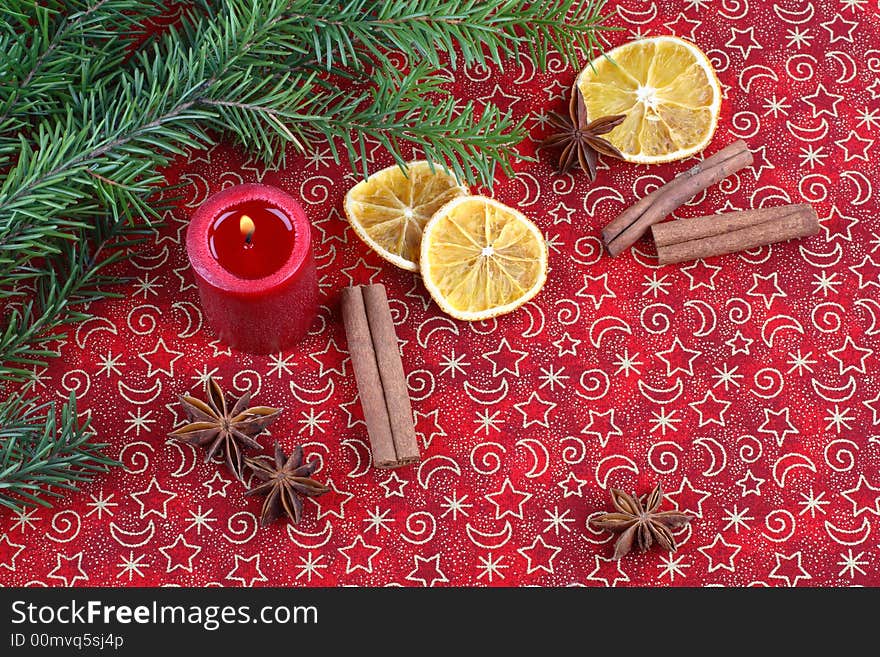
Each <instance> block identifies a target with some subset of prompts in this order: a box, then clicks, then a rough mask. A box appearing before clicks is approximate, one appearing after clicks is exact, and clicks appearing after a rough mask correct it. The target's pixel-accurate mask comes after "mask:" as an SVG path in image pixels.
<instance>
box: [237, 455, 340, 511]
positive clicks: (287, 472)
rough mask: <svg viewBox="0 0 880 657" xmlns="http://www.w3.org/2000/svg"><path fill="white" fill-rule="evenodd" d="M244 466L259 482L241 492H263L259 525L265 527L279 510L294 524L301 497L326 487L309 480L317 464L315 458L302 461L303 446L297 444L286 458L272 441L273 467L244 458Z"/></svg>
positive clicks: (301, 504) (249, 493)
mask: <svg viewBox="0 0 880 657" xmlns="http://www.w3.org/2000/svg"><path fill="white" fill-rule="evenodd" d="M246 463H247V466H248V467H249V468H250V469H251V470H253V472H254V475H255V476H256V477H257V478H258V479H260V481H262V482H263V483H261V484H257V485H256V486H255V487H254V488H251V489H250V490H249V491H248V492H246V493H245V495H263V494H265V495H266V500H265V501H264V502H263V510H262V511H261V513H260V526H261V527H265V526H266V525H268V524H269V523H271V522H272V521H273V520H275V519H276V518H277V517H278V516H280V515H281V511H282V509H283V510H284V512H285V513H286V514H287V517H288V518H290V521H291V522H292V523H293V524H294V525H296V524H298V523H299V521H300V519H301V518H302V512H303V501H302V498H303V497H317V496H318V495H323V494H324V493H326V492H327V491H328V490H330V489H329V488H327V487H326V486H325V485H323V484H320V483H318V482H317V481H315V480H314V479H311V476H312V473H313V472H314V471H315V470H316V469H317V467H318V460H317V459H312V460H311V461H308V462H306V463H303V449H302V447H297V448H296V449H294V450H293V453H292V454H291V455H290V457H289V458H288V457H287V456H285V455H284V450H283V449H281V445H279V444H278V441H275V464H274V467H272V466H270V465H267V464H265V463H264V462H262V461H258V460H256V459H250V458H249V459H247V461H246Z"/></svg>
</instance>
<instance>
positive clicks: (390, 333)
mask: <svg viewBox="0 0 880 657" xmlns="http://www.w3.org/2000/svg"><path fill="white" fill-rule="evenodd" d="M342 319H343V322H344V323H345V333H346V337H347V339H348V350H349V354H350V355H351V361H352V364H353V366H354V374H355V380H356V381H357V387H358V396H359V397H360V401H361V407H362V409H363V413H364V421H365V422H366V424H367V433H368V434H369V437H370V450H371V452H372V454H373V464H374V465H375V466H376V467H377V468H396V467H399V466H401V465H407V464H409V463H414V462H416V461H418V460H419V446H418V440H417V438H416V434H415V427H414V426H413V417H412V408H411V406H410V400H409V390H408V388H407V385H406V376H405V374H404V371H403V363H402V362H401V360H400V348H399V346H398V342H397V335H396V334H395V332H394V323H393V321H392V319H391V310H390V308H389V306H388V297H387V296H386V294H385V288H384V286H382V285H368V286H355V287H349V288H346V289H344V290H343V291H342Z"/></svg>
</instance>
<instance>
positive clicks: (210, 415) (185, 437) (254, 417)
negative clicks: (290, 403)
mask: <svg viewBox="0 0 880 657" xmlns="http://www.w3.org/2000/svg"><path fill="white" fill-rule="evenodd" d="M205 395H206V397H207V401H202V400H201V399H196V398H195V397H189V396H187V395H183V396H181V397H180V405H181V406H183V410H184V411H186V415H187V417H188V418H189V423H188V424H186V425H184V426H182V427H180V428H179V429H177V430H175V431H173V432H172V433H171V434H170V435H171V437H172V438H177V439H178V440H180V441H182V442H185V443H187V444H189V445H195V446H198V447H203V446H205V445H209V447H208V453H207V455H206V456H205V462H206V463H207V462H208V461H210V460H211V458H213V456H214V455H215V454H217V453H218V452H220V453H222V454H223V455H225V457H226V465H227V466H228V467H229V470H230V471H231V472H232V473H233V474H234V475H235V476H236V477H237V478H238V479H239V480H241V479H242V466H243V461H244V456H243V454H242V450H243V449H244V448H247V447H251V448H254V449H259V448H260V443H258V442H257V441H256V440H254V438H255V437H256V436H257V435H259V434H260V433H262V432H263V430H265V428H266V427H268V426H269V425H270V424H272V423H273V422H274V421H275V420H276V419H277V418H278V415H279V414H280V413H281V409H279V408H269V407H268V406H251V405H250V403H251V394H250V393H249V392H246V393H245V394H244V395H242V396H241V397H240V398H239V399H236V398H235V397H234V396H232V395H230V394H228V393H226V394H224V393H223V390H222V389H221V388H220V385H219V384H218V383H217V382H216V381H215V380H214V378H213V377H211V378H209V379H208V383H207V384H206V385H205Z"/></svg>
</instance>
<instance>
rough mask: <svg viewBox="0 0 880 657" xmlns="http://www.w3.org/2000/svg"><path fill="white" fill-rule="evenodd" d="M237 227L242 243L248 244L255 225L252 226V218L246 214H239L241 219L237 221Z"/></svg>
mask: <svg viewBox="0 0 880 657" xmlns="http://www.w3.org/2000/svg"><path fill="white" fill-rule="evenodd" d="M238 227H239V228H240V229H241V235H242V237H244V243H245V244H250V243H251V239H252V238H253V236H254V230H255V229H256V226H254V220H253V219H251V218H250V217H249V216H247V215H246V214H243V215H241V219H240V220H239V222H238Z"/></svg>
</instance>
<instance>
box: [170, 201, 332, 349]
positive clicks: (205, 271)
mask: <svg viewBox="0 0 880 657" xmlns="http://www.w3.org/2000/svg"><path fill="white" fill-rule="evenodd" d="M186 249H187V255H188V256H189V261H190V264H191V265H192V268H193V272H194V273H195V277H196V283H197V285H198V288H199V297H200V299H201V302H202V309H203V310H204V313H205V317H206V318H207V320H208V323H209V324H210V325H211V326H212V327H213V329H214V330H215V331H216V332H217V334H218V335H219V337H220V339H221V340H223V342H225V343H227V344H229V345H230V346H232V347H235V348H237V349H242V350H244V351H251V352H255V353H269V352H272V351H281V350H284V349H286V348H288V347H290V346H292V345H293V344H295V343H296V342H298V341H299V340H301V339H302V338H303V336H304V335H305V334H306V332H307V331H308V330H309V327H310V326H311V323H312V320H313V319H314V317H315V314H316V312H317V307H318V285H317V276H316V273H315V262H314V256H313V254H312V244H311V227H310V225H309V222H308V219H307V218H306V216H305V213H304V212H303V210H302V208H301V207H300V205H299V203H297V202H296V200H295V199H294V198H293V197H291V196H290V195H288V194H286V193H285V192H283V191H281V190H280V189H277V188H275V187H271V186H269V185H256V184H248V185H236V186H234V187H230V188H228V189H225V190H223V191H222V192H219V193H217V194H214V195H213V196H211V197H210V198H209V199H208V200H206V201H205V202H204V203H203V204H202V205H201V207H199V208H198V209H197V210H196V212H195V213H194V214H193V217H192V220H191V221H190V225H189V228H188V229H187V234H186Z"/></svg>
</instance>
